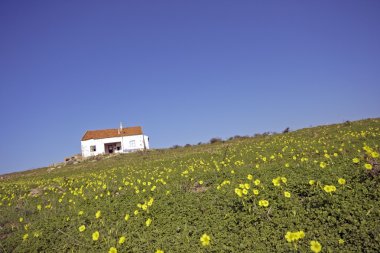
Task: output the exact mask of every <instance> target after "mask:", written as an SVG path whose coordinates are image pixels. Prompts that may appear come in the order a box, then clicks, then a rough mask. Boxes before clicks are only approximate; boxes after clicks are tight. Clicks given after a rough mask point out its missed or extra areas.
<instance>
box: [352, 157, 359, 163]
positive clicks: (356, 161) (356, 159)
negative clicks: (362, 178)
mask: <svg viewBox="0 0 380 253" xmlns="http://www.w3.org/2000/svg"><path fill="white" fill-rule="evenodd" d="M359 161H360V160H359V158H356V157H355V158H354V159H352V162H353V163H359Z"/></svg>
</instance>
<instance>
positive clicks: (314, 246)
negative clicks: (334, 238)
mask: <svg viewBox="0 0 380 253" xmlns="http://www.w3.org/2000/svg"><path fill="white" fill-rule="evenodd" d="M310 249H311V251H313V252H314V253H318V252H321V250H322V245H321V244H320V243H319V242H318V241H310Z"/></svg>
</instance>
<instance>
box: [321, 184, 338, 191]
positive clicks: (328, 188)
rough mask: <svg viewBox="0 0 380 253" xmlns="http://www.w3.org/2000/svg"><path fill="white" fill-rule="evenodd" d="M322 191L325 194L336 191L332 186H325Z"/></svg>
mask: <svg viewBox="0 0 380 253" xmlns="http://www.w3.org/2000/svg"><path fill="white" fill-rule="evenodd" d="M323 190H324V191H325V192H327V193H331V192H334V191H336V187H335V186H334V185H325V186H324V187H323Z"/></svg>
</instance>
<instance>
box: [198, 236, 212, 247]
mask: <svg viewBox="0 0 380 253" xmlns="http://www.w3.org/2000/svg"><path fill="white" fill-rule="evenodd" d="M200 241H201V243H202V246H208V245H210V241H211V238H210V236H208V235H207V234H203V235H202V236H201V238H200Z"/></svg>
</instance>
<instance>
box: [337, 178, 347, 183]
mask: <svg viewBox="0 0 380 253" xmlns="http://www.w3.org/2000/svg"><path fill="white" fill-rule="evenodd" d="M338 183H339V184H341V185H344V184H346V179H344V178H339V179H338Z"/></svg>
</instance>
